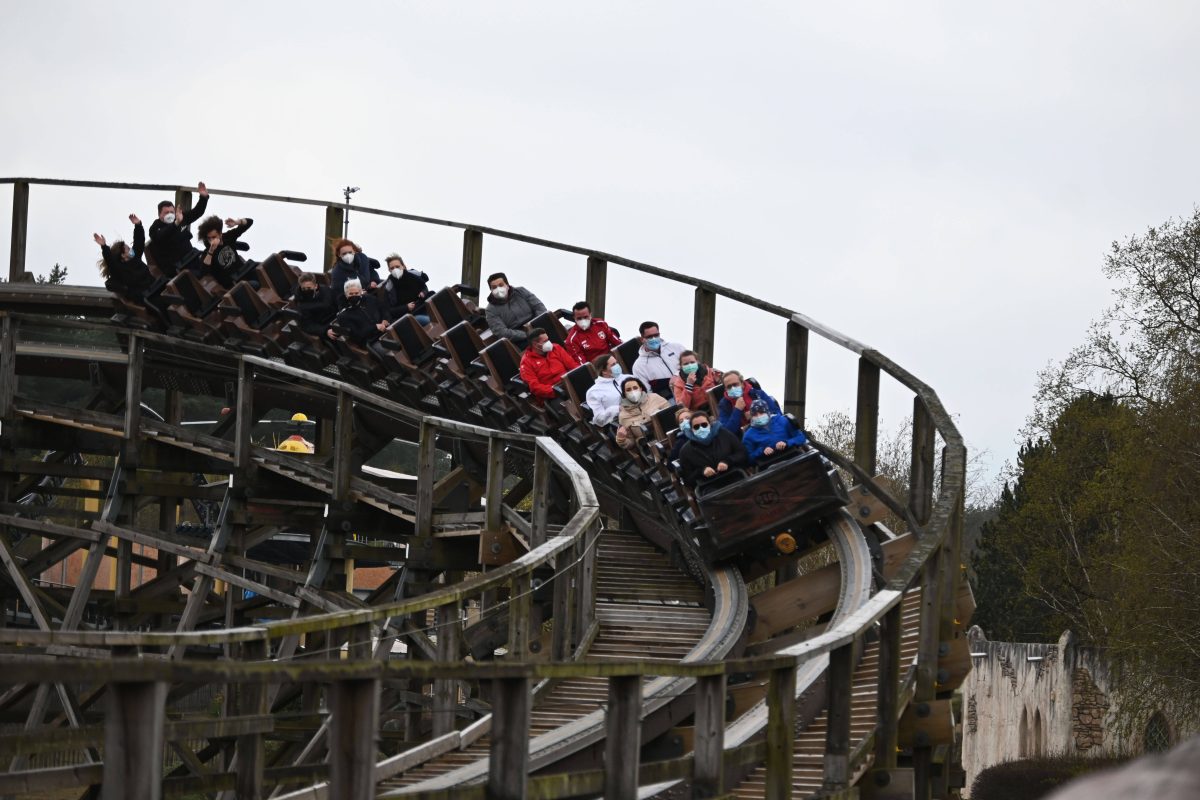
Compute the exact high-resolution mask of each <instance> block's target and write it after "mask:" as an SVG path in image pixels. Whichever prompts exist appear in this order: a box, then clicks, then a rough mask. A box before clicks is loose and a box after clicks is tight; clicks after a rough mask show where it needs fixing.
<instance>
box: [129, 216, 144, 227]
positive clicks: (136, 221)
mask: <svg viewBox="0 0 1200 800" xmlns="http://www.w3.org/2000/svg"><path fill="white" fill-rule="evenodd" d="M129 221H130V222H132V223H133V224H134V225H141V224H142V221H141V220H140V219H138V215H137V214H130V215H129Z"/></svg>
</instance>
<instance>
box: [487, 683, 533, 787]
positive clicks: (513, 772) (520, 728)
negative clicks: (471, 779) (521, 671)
mask: <svg viewBox="0 0 1200 800" xmlns="http://www.w3.org/2000/svg"><path fill="white" fill-rule="evenodd" d="M531 700H532V697H531V692H530V686H529V679H528V678H499V679H496V680H493V681H492V735H491V746H490V748H489V752H488V781H487V796H488V798H489V799H490V800H525V797H526V792H527V789H526V785H527V783H528V776H529V734H528V731H529V710H530V707H531Z"/></svg>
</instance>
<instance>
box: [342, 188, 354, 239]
mask: <svg viewBox="0 0 1200 800" xmlns="http://www.w3.org/2000/svg"><path fill="white" fill-rule="evenodd" d="M357 191H358V187H357V186H347V187H346V188H345V189H343V190H342V194H344V195H345V196H346V216H344V217H342V237H343V238H347V239H348V238H350V195H352V194H354V193H355V192H357Z"/></svg>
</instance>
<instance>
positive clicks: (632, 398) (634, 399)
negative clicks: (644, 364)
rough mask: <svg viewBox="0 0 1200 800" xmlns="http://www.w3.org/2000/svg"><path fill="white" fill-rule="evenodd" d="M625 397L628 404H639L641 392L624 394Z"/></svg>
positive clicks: (637, 390) (636, 390)
mask: <svg viewBox="0 0 1200 800" xmlns="http://www.w3.org/2000/svg"><path fill="white" fill-rule="evenodd" d="M625 397H626V398H628V399H629V402H631V403H640V402H642V390H641V389H634V390H633V391H632V392H626V393H625Z"/></svg>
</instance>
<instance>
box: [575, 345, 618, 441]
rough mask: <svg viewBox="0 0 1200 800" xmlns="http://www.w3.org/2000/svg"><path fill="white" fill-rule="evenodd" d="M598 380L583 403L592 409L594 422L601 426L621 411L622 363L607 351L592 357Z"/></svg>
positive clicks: (612, 419) (614, 418) (589, 389)
mask: <svg viewBox="0 0 1200 800" xmlns="http://www.w3.org/2000/svg"><path fill="white" fill-rule="evenodd" d="M592 366H593V367H595V368H596V376H597V377H596V382H595V383H593V384H592V385H591V386H590V387H589V388H588V390H587V396H586V397H585V398H584V401H583V404H584V405H585V406H587V407H588V408H590V409H591V410H592V424H593V425H599V426H601V427H603V426H605V425H607V424H609V423H610V422H613V421H614V420H616V418H617V415H618V414H619V413H620V411H621V386H620V381H621V372H622V370H621V364H620V363H619V362H618V361H617V359H616V356H613V355H611V354H609V353H605V354H604V355H601V356H596V357H595V358H594V359H592Z"/></svg>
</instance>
